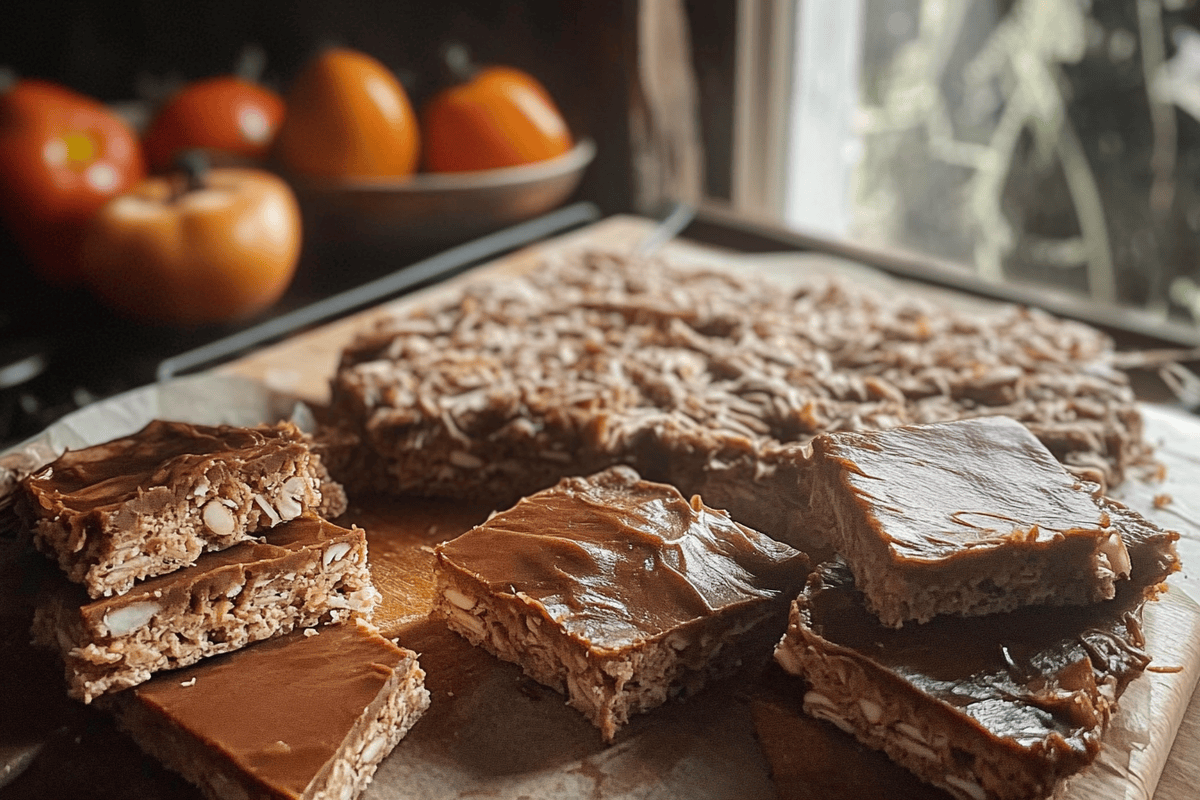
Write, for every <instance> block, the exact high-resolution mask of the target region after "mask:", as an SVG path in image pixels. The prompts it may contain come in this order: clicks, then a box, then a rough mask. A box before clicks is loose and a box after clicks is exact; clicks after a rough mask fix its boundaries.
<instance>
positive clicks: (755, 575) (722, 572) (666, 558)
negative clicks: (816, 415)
mask: <svg viewBox="0 0 1200 800" xmlns="http://www.w3.org/2000/svg"><path fill="white" fill-rule="evenodd" d="M438 558H439V559H440V561H441V562H442V564H443V565H447V566H450V567H452V568H454V569H457V570H460V571H462V572H465V573H467V574H469V575H471V576H472V577H474V578H475V579H476V580H478V581H480V582H481V583H482V584H484V585H485V586H486V587H487V588H488V590H489V591H490V592H492V593H494V594H498V595H508V596H511V595H513V594H515V593H516V590H515V589H514V588H513V587H520V594H519V595H518V596H520V597H521V598H522V599H524V600H525V601H526V602H527V603H529V604H530V605H533V606H535V607H537V608H539V609H540V612H541V613H542V614H543V615H545V616H546V617H547V618H549V619H552V620H554V621H555V622H556V623H557V624H558V625H560V626H561V627H562V629H563V630H564V631H565V632H566V634H567V635H568V636H570V637H572V638H575V639H577V640H579V641H581V642H583V643H585V644H587V645H589V646H590V647H592V648H593V650H597V651H620V650H623V649H626V648H629V647H632V646H635V645H637V644H638V643H640V642H643V641H645V640H646V639H648V638H652V637H655V636H659V635H661V634H664V633H666V632H668V631H670V630H672V629H674V628H676V627H678V626H680V625H682V624H685V623H688V622H691V621H693V620H696V619H701V618H706V617H710V616H712V615H715V614H718V613H720V612H721V611H723V610H725V609H728V608H730V607H732V606H736V605H739V604H742V603H747V602H761V601H762V600H763V599H769V598H773V597H776V596H778V595H779V594H780V592H781V591H782V590H784V589H785V588H787V587H788V586H797V585H798V584H799V583H800V582H802V581H803V577H804V575H805V574H806V573H807V569H808V559H807V558H806V557H805V556H804V555H803V554H801V553H800V552H798V551H796V550H793V549H792V548H790V547H788V546H787V545H784V544H781V543H779V542H776V541H774V540H772V539H770V538H769V537H767V536H764V535H762V534H760V533H758V532H757V531H754V530H752V529H750V528H747V527H745V526H743V525H739V524H738V523H736V522H733V521H732V520H731V519H729V517H728V516H727V515H726V514H724V513H723V512H719V511H714V510H712V509H710V508H707V507H706V506H704V505H703V504H702V503H701V501H700V499H699V498H698V497H693V498H692V500H691V501H690V502H689V501H688V500H686V499H685V498H684V497H683V495H681V494H680V493H679V492H678V490H676V489H675V488H674V487H671V486H668V485H665V484H657V483H650V482H647V481H642V480H640V479H639V478H638V475H637V473H636V472H634V471H633V470H631V469H629V468H627V467H616V468H613V469H610V470H608V471H606V472H604V473H601V474H599V475H597V476H593V477H591V478H587V479H584V478H566V479H564V480H562V481H561V482H560V483H559V484H558V485H557V486H555V487H553V488H551V489H547V490H545V491H543V492H539V493H538V494H536V495H533V496H532V497H529V498H526V499H523V500H521V501H520V502H519V503H517V505H516V506H515V507H513V508H511V509H509V510H507V511H504V512H502V513H499V514H497V515H495V516H494V517H492V518H491V519H490V520H489V521H487V522H486V523H484V524H483V525H481V526H478V527H476V528H474V529H472V530H470V531H468V532H467V533H465V534H463V535H462V536H459V537H458V538H457V539H454V540H452V541H449V542H446V543H444V544H441V545H439V546H438Z"/></svg>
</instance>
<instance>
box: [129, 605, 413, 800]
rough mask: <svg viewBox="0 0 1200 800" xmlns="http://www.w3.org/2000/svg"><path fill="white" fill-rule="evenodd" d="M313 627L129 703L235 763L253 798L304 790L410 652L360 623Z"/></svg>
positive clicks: (164, 682)
mask: <svg viewBox="0 0 1200 800" xmlns="http://www.w3.org/2000/svg"><path fill="white" fill-rule="evenodd" d="M319 630H320V633H319V634H317V635H315V636H311V635H310V636H304V635H302V634H299V633H296V634H292V635H290V636H285V637H280V638H277V639H272V640H269V641H266V642H260V643H259V644H256V645H254V646H253V647H248V648H246V649H244V650H239V651H237V652H236V653H230V654H228V655H225V656H219V657H217V658H212V659H208V660H206V661H204V662H202V663H200V664H198V665H196V666H194V667H190V668H188V669H185V670H180V671H178V672H172V673H170V674H169V675H165V676H162V677H160V678H158V679H156V680H154V681H151V682H150V683H147V684H144V685H142V686H139V687H137V688H136V689H133V690H131V693H132V694H133V698H132V701H133V702H136V703H138V704H140V705H141V706H142V708H143V709H144V710H147V711H149V712H151V713H152V714H154V715H157V716H158V717H159V718H160V719H161V720H162V721H163V722H164V723H167V724H169V725H170V726H171V727H172V728H174V729H178V730H182V731H184V732H186V734H187V735H188V736H189V737H190V738H191V739H193V740H194V741H196V742H198V743H199V744H201V745H203V746H206V747H208V748H210V749H211V751H212V752H213V753H215V754H217V756H218V757H219V758H221V759H223V760H225V761H227V762H229V763H231V764H233V765H236V766H237V768H238V769H239V771H241V772H243V773H245V774H246V775H247V776H249V777H250V778H252V780H253V781H254V782H256V783H257V784H258V785H259V786H258V791H254V792H252V795H253V796H269V797H300V796H303V795H304V794H305V790H306V789H307V788H308V786H309V784H310V783H312V782H313V780H314V779H315V778H317V777H318V776H319V775H320V774H321V773H322V771H323V770H324V769H325V768H326V764H328V763H329V762H330V761H331V760H332V759H334V758H335V756H337V755H338V754H339V752H340V751H341V750H342V748H343V742H344V741H345V740H346V738H347V737H348V736H349V735H351V733H352V732H353V731H355V729H356V725H358V724H359V720H360V717H362V716H363V714H364V710H365V709H368V708H370V707H371V706H372V705H373V704H375V703H376V701H377V698H378V697H379V696H380V694H381V692H382V691H383V690H384V688H385V686H386V685H387V684H388V682H389V680H391V679H392V676H393V670H394V669H395V668H396V667H397V666H398V665H400V664H402V663H404V662H406V661H408V660H409V659H411V658H412V657H413V654H412V653H411V652H410V651H408V650H405V649H403V648H400V647H397V646H396V645H395V644H393V643H392V642H390V641H388V640H387V639H384V638H383V637H381V636H379V635H378V634H376V633H373V632H371V631H370V630H368V629H367V628H366V627H365V626H360V625H358V624H354V623H348V624H344V625H334V626H327V627H324V628H320V629H319ZM245 788H246V789H249V788H250V787H245Z"/></svg>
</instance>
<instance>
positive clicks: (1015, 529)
mask: <svg viewBox="0 0 1200 800" xmlns="http://www.w3.org/2000/svg"><path fill="white" fill-rule="evenodd" d="M813 452H814V456H815V457H817V458H822V459H827V460H828V461H830V462H832V463H833V464H836V465H837V466H838V467H839V468H840V469H841V470H842V475H843V476H844V477H843V480H844V481H845V482H846V485H847V487H848V488H849V489H850V490H851V491H852V492H853V494H854V496H855V498H856V501H857V503H858V504H859V505H860V507H861V508H862V509H863V510H864V511H865V512H866V514H867V516H868V518H869V519H870V520H871V523H872V525H873V527H874V529H875V530H874V532H875V534H876V535H878V536H879V537H881V538H882V539H883V540H884V541H885V542H886V544H887V546H888V549H889V550H890V552H891V553H892V556H893V558H894V559H896V560H908V561H920V562H938V561H943V560H947V559H953V558H956V557H961V556H964V555H970V554H972V553H979V552H986V551H988V550H993V549H997V548H1001V547H1005V546H1009V545H1012V544H1019V545H1020V546H1022V547H1050V546H1054V545H1055V544H1056V543H1059V542H1061V541H1062V539H1063V538H1064V537H1066V538H1071V537H1077V536H1082V537H1085V538H1089V539H1094V538H1097V537H1099V536H1100V535H1101V532H1102V531H1105V530H1106V529H1107V528H1108V524H1109V520H1108V515H1107V514H1106V513H1104V512H1103V511H1102V510H1101V509H1100V508H1098V507H1097V505H1096V503H1095V501H1094V500H1093V499H1092V497H1091V496H1090V494H1088V493H1087V492H1086V491H1081V490H1080V487H1081V484H1080V483H1079V482H1078V481H1076V480H1075V479H1074V478H1073V477H1072V476H1071V475H1070V474H1069V473H1068V472H1066V470H1064V469H1063V467H1062V465H1061V464H1059V462H1058V461H1057V460H1056V459H1055V458H1054V456H1052V455H1051V454H1050V451H1049V450H1047V449H1046V448H1045V446H1044V445H1042V444H1041V442H1039V441H1038V440H1037V439H1036V438H1035V437H1034V436H1033V434H1031V433H1029V431H1028V430H1026V428H1025V427H1024V426H1023V425H1021V424H1020V423H1018V422H1015V421H1014V420H1011V419H1008V418H1006V417H983V418H979V419H975V420H969V421H960V422H955V423H944V424H934V425H921V426H911V427H903V428H893V429H890V430H884V431H869V432H861V433H838V434H835V435H832V436H819V437H817V438H816V439H815V440H814V442H813ZM1104 535H1107V534H1104Z"/></svg>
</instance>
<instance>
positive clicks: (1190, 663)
mask: <svg viewBox="0 0 1200 800" xmlns="http://www.w3.org/2000/svg"><path fill="white" fill-rule="evenodd" d="M293 409H294V402H293V400H292V398H291V397H290V396H288V395H286V394H282V393H279V392H274V391H271V390H268V389H267V388H265V387H264V386H262V385H259V384H257V383H255V382H253V381H248V380H245V379H240V378H236V377H232V376H221V375H211V374H209V375H202V376H198V377H193V378H185V379H181V380H178V381H173V382H170V383H168V384H164V385H161V386H150V387H146V388H144V389H140V390H136V391H134V392H131V393H128V394H126V395H122V396H120V397H117V398H113V399H111V400H108V401H104V402H101V403H97V404H95V405H93V406H90V407H88V408H86V409H84V410H82V411H80V412H77V413H75V414H73V415H71V416H70V417H67V418H65V419H64V420H62V421H61V422H60V423H58V424H56V425H54V426H52V427H51V428H50V429H49V430H47V431H46V432H45V433H44V434H43V435H42V436H40V437H37V439H36V440H34V441H31V442H27V443H26V444H25V445H23V446H22V447H21V448H18V449H17V450H16V451H13V452H10V453H7V454H5V455H4V456H0V485H3V481H4V479H5V475H6V474H7V477H8V478H9V479H10V482H11V478H12V477H13V476H14V475H15V474H16V473H19V472H21V471H24V470H28V469H31V468H33V467H34V466H36V464H37V462H38V461H39V460H45V459H47V458H49V457H50V456H51V455H52V454H53V453H56V452H59V451H61V449H62V448H63V447H68V446H70V447H79V446H83V445H87V444H93V443H98V442H101V441H106V440H108V439H111V438H113V437H115V436H120V435H123V434H126V433H129V432H131V431H133V430H136V429H137V428H139V427H140V426H141V425H143V424H144V423H145V422H148V421H149V420H150V419H152V418H155V417H165V418H172V419H181V420H185V421H190V422H197V423H208V424H213V423H219V422H231V423H237V424H249V423H254V422H259V421H273V420H275V419H279V418H281V417H284V416H288V415H289V414H290V413H291V412H292V410H293ZM1143 410H1144V414H1145V417H1146V421H1147V429H1148V435H1149V438H1150V439H1151V440H1152V441H1155V442H1156V443H1158V444H1159V445H1160V451H1159V453H1160V456H1161V458H1162V460H1163V461H1164V462H1165V463H1166V464H1167V467H1168V471H1167V476H1166V480H1165V481H1164V482H1162V483H1157V484H1152V485H1131V486H1129V487H1122V488H1123V491H1122V492H1121V494H1123V495H1124V496H1125V498H1126V499H1127V500H1128V502H1130V504H1131V505H1133V506H1134V507H1136V508H1138V510H1140V511H1142V512H1143V513H1146V514H1147V515H1148V516H1151V517H1152V518H1154V519H1156V520H1157V521H1159V522H1160V523H1161V524H1164V525H1167V526H1168V527H1173V528H1175V529H1177V530H1180V532H1181V533H1183V534H1184V537H1185V538H1184V541H1183V542H1181V547H1180V550H1181V553H1182V554H1183V556H1184V559H1185V560H1184V571H1183V572H1182V573H1181V574H1178V575H1175V576H1173V577H1172V579H1171V587H1172V589H1171V591H1170V592H1169V593H1168V594H1167V596H1166V597H1165V598H1164V600H1163V601H1162V602H1160V603H1157V604H1152V605H1151V606H1150V607H1149V608H1148V610H1147V619H1146V630H1147V637H1148V641H1149V649H1150V652H1151V653H1152V655H1153V656H1154V657H1155V662H1154V665H1153V666H1154V667H1155V668H1164V667H1165V668H1172V669H1173V668H1178V671H1169V672H1155V673H1149V674H1147V676H1145V677H1144V678H1143V679H1140V680H1139V681H1137V682H1135V683H1134V684H1133V685H1132V686H1131V688H1130V690H1129V692H1128V693H1127V695H1126V697H1125V698H1124V699H1123V702H1122V704H1121V710H1120V711H1119V713H1118V714H1117V716H1116V717H1115V718H1114V726H1113V730H1112V734H1113V735H1112V736H1109V737H1108V738H1107V740H1106V741H1107V746H1106V749H1105V751H1104V754H1103V756H1102V758H1101V760H1100V761H1099V762H1098V764H1097V765H1096V766H1095V767H1093V768H1091V769H1089V770H1087V771H1086V772H1084V773H1082V774H1081V775H1080V776H1078V778H1077V779H1076V780H1074V781H1073V782H1071V783H1069V784H1068V785H1067V787H1066V790H1065V793H1064V795H1063V796H1065V797H1068V798H1080V799H1082V798H1122V799H1124V798H1131V799H1132V798H1149V797H1151V796H1152V794H1153V791H1154V786H1155V783H1156V781H1157V778H1158V774H1159V772H1160V771H1161V769H1162V765H1163V763H1164V762H1165V761H1166V759H1167V756H1168V753H1169V751H1170V747H1171V742H1172V739H1173V737H1174V733H1175V731H1176V730H1177V729H1178V727H1179V724H1180V719H1181V718H1182V716H1183V714H1184V712H1185V709H1186V707H1187V700H1188V698H1190V697H1191V695H1192V692H1193V690H1194V688H1195V685H1196V681H1197V677H1198V676H1200V607H1198V606H1197V604H1196V603H1195V602H1194V601H1193V600H1192V599H1191V598H1192V597H1193V596H1196V595H1197V594H1200V591H1198V590H1200V576H1198V575H1197V573H1196V569H1197V568H1200V524H1197V521H1198V520H1200V514H1197V507H1196V500H1195V499H1193V496H1192V495H1193V494H1194V488H1193V487H1195V486H1196V485H1200V421H1198V420H1196V419H1195V418H1193V417H1189V416H1185V415H1182V414H1180V413H1178V412H1174V411H1172V410H1170V409H1166V408H1161V407H1155V406H1147V407H1145V408H1144V409H1143ZM1167 495H1169V496H1170V497H1171V502H1169V503H1167V504H1165V505H1163V507H1162V508H1156V507H1155V506H1156V503H1155V502H1154V498H1155V497H1156V496H1167ZM484 514H486V509H483V508H474V507H471V506H470V504H459V503H439V502H437V501H404V500H394V499H386V500H374V499H370V498H356V499H355V502H354V505H353V507H352V509H351V511H350V513H349V515H348V517H347V518H346V521H358V522H360V523H362V524H363V525H364V527H366V528H367V530H368V534H369V543H370V545H369V546H370V548H371V553H372V571H373V574H374V575H375V577H376V580H377V582H378V584H379V586H380V588H381V590H382V591H383V593H384V595H385V602H384V604H383V605H382V606H381V608H380V611H379V614H378V619H377V622H378V623H379V624H380V625H381V627H382V628H384V630H385V632H386V633H388V634H389V635H395V636H398V637H399V638H400V640H401V643H402V644H405V645H407V646H409V647H412V648H414V649H416V650H418V652H420V653H421V654H422V656H421V660H422V664H423V666H424V667H425V669H426V671H427V672H428V675H429V677H428V685H429V687H430V689H431V692H432V693H433V698H434V699H433V705H432V707H431V709H430V711H429V712H428V713H427V715H426V717H425V718H423V719H422V720H421V721H420V722H419V723H418V724H417V726H416V727H414V729H413V730H412V732H411V733H410V734H409V736H408V737H407V738H406V739H405V740H404V741H403V742H402V743H401V744H400V746H399V747H398V748H397V749H396V750H395V751H394V752H393V754H392V755H391V756H390V757H389V758H388V759H387V760H385V762H384V763H383V764H382V765H381V767H380V769H379V772H378V773H377V775H376V779H375V782H374V783H373V784H372V785H371V787H370V788H369V789H368V791H367V793H366V795H365V796H366V797H367V798H400V797H405V798H431V799H432V798H466V797H479V796H487V797H493V798H499V799H500V800H507V799H508V798H511V799H512V800H516V798H522V797H590V798H595V799H596V800H618V799H621V800H623V799H624V798H639V799H645V798H659V797H662V798H666V797H695V798H745V799H746V800H755V799H756V798H771V797H777V796H779V797H810V796H811V797H824V798H839V797H845V798H851V797H855V798H857V797H861V796H863V791H864V789H863V787H864V786H866V787H874V788H875V789H876V790H878V792H879V793H884V792H885V790H886V793H887V794H888V795H889V796H913V797H924V796H929V793H930V791H931V790H930V789H929V788H928V787H923V786H921V785H920V784H918V783H917V782H916V781H915V780H913V779H910V778H909V777H908V776H907V774H900V775H897V774H896V773H895V771H894V770H893V769H892V768H891V765H890V764H887V763H886V761H885V760H882V759H880V758H879V757H878V756H877V754H873V753H869V752H866V751H863V749H862V748H860V747H858V746H857V745H856V744H855V743H853V742H852V741H851V740H849V739H848V738H846V737H844V735H843V734H841V733H840V732H837V731H836V730H835V729H833V728H832V727H830V726H827V725H824V724H822V723H816V724H815V725H816V727H815V728H814V727H812V726H813V725H814V723H812V722H811V721H808V720H805V719H803V718H801V717H798V716H796V715H794V714H793V715H792V716H791V717H790V718H789V716H788V710H787V708H786V707H785V706H782V705H779V704H776V705H775V706H770V705H769V704H768V705H767V706H764V702H767V701H769V698H766V699H764V695H763V693H762V692H761V691H760V690H759V688H760V687H756V686H753V685H748V684H745V683H739V682H737V681H727V682H724V683H721V684H718V685H715V686H713V687H710V688H709V689H708V690H706V691H705V692H703V693H701V694H700V695H698V696H696V697H694V698H690V699H689V700H687V701H685V702H682V703H677V704H672V705H669V706H666V707H664V708H661V709H658V710H656V711H654V712H652V713H650V714H646V715H642V716H640V717H638V718H636V719H635V720H634V721H633V722H632V723H631V724H630V725H629V726H627V727H626V728H625V729H623V730H622V731H621V733H620V734H619V735H618V737H617V739H616V741H615V742H614V744H612V745H611V746H604V745H603V743H602V742H601V740H600V737H599V734H598V733H597V731H596V730H595V729H594V728H593V727H592V726H591V725H590V724H589V723H587V722H586V721H584V719H583V718H582V717H581V716H580V715H579V714H577V713H576V712H575V711H573V710H571V709H569V708H567V707H566V706H565V705H564V703H563V700H562V698H561V697H560V696H558V695H557V694H555V693H554V692H552V691H550V690H549V689H546V688H545V687H542V686H539V685H537V684H535V683H533V682H531V681H529V680H528V679H526V678H524V677H523V676H522V675H521V674H520V671H519V669H518V668H517V667H515V666H513V665H510V664H505V663H502V662H499V661H497V660H496V659H493V658H492V657H490V656H488V655H487V654H485V653H483V652H482V651H480V650H477V649H475V648H471V647H470V646H468V645H467V644H466V643H465V642H463V641H462V640H461V639H459V638H458V637H456V636H454V635H452V634H450V633H448V632H447V631H446V630H445V629H444V628H443V627H442V626H440V625H437V624H434V623H431V622H429V621H428V620H426V619H425V614H426V611H427V609H428V606H429V600H430V595H431V592H432V586H431V583H430V582H429V580H428V569H427V568H428V564H429V563H430V562H429V560H430V559H431V558H432V556H431V554H430V552H429V548H430V546H431V545H432V544H435V543H436V542H438V541H442V540H443V539H446V538H450V537H451V536H453V535H455V534H456V533H457V532H459V531H461V530H465V529H466V527H468V526H469V525H471V524H472V523H473V522H475V521H477V518H482V515H484ZM28 566H29V565H28V564H22V563H20V555H19V553H18V551H17V549H16V547H15V546H14V540H12V539H11V538H8V539H3V540H0V592H4V597H3V599H2V600H0V609H2V610H0V626H2V627H0V686H2V687H3V690H2V691H3V692H5V693H6V694H7V695H9V697H8V698H7V700H6V702H5V703H4V705H3V706H2V707H3V708H4V709H6V710H7V711H9V713H8V714H6V720H5V723H4V725H3V726H2V728H3V729H2V730H0V786H3V787H4V791H5V794H6V796H12V797H44V796H83V795H86V796H91V797H100V796H109V797H141V798H182V797H194V796H197V795H196V792H195V790H194V789H192V787H190V786H188V785H187V784H185V783H183V782H182V781H181V780H180V779H178V778H176V777H175V776H173V775H171V774H170V773H167V772H166V771H165V770H163V769H162V768H161V767H159V766H158V765H157V764H155V763H154V762H153V761H151V760H150V759H148V758H146V757H144V756H141V755H140V754H139V753H138V752H137V751H136V748H134V747H133V746H132V744H131V743H130V742H129V741H128V740H127V739H125V737H123V736H122V735H121V734H119V733H117V732H115V730H114V729H113V728H112V726H111V723H110V722H109V721H108V720H107V719H106V718H105V717H104V716H103V715H102V714H100V713H99V712H97V711H95V710H94V709H92V708H85V707H83V706H81V705H79V704H78V703H73V702H71V701H69V700H67V699H66V698H65V695H64V693H63V689H62V683H61V677H60V675H59V673H58V669H59V668H58V666H57V664H55V663H54V662H53V661H52V660H51V659H49V658H48V657H47V656H46V655H44V654H40V653H36V652H34V651H32V650H29V649H28V647H27V645H26V643H25V640H24V638H23V637H25V636H27V634H25V632H27V630H28V628H27V627H26V628H24V631H22V628H21V626H22V625H27V618H26V614H27V613H28V607H29V601H30V599H31V588H30V586H29V584H28V580H27V568H28ZM764 708H766V709H768V710H771V711H773V712H774V714H775V716H774V717H773V718H774V719H775V722H776V723H778V724H780V725H783V723H787V724H789V725H791V728H790V729H789V728H788V727H787V725H783V727H776V728H774V729H772V730H778V731H779V733H778V737H777V738H773V739H772V741H771V742H769V743H764V742H760V740H759V738H758V737H757V735H756V730H755V723H756V721H757V722H759V724H765V723H764V721H763V720H764V717H763V714H764V713H766V712H764ZM756 712H757V716H756ZM802 726H807V730H808V734H807V735H808V736H809V738H810V739H812V738H814V737H815V740H816V741H818V742H821V741H823V742H826V743H827V744H828V745H829V747H828V748H827V749H824V750H823V749H821V748H815V749H814V748H812V747H811V746H809V747H807V748H806V752H805V758H804V759H803V760H801V761H800V763H799V765H798V767H797V768H796V769H794V770H789V771H787V772H786V774H784V773H782V771H781V774H780V775H779V776H778V780H773V779H772V777H771V774H770V771H769V766H768V761H767V757H766V752H767V748H768V747H778V745H779V739H781V738H784V737H786V736H791V735H795V733H796V731H797V730H799V727H802ZM764 730H767V728H766V727H764ZM1194 751H1195V750H1194V748H1193V749H1192V750H1191V751H1190V752H1194ZM851 777H852V778H853V780H845V781H843V780H841V778H846V779H848V778H851ZM905 781H909V783H905ZM6 783H7V786H5V784H6ZM935 794H936V793H935Z"/></svg>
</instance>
